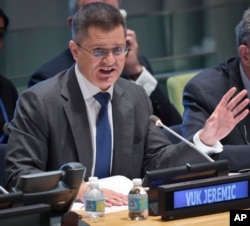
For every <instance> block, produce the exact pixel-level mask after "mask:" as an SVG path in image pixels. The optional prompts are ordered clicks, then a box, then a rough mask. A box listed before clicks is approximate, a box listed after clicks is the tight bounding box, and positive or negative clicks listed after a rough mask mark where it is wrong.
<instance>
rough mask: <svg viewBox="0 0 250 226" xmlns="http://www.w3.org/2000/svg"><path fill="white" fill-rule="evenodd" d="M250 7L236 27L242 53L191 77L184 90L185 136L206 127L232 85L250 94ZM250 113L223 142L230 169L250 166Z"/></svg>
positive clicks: (238, 44)
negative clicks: (205, 124)
mask: <svg viewBox="0 0 250 226" xmlns="http://www.w3.org/2000/svg"><path fill="white" fill-rule="evenodd" d="M249 33H250V9H248V10H246V12H245V14H244V16H243V17H242V20H241V21H240V22H239V24H238V25H237V27H236V40H237V46H238V53H239V56H237V57H233V58H230V59H228V60H227V61H225V62H223V63H221V64H219V65H217V66H215V67H213V68H209V69H206V70H204V71H202V72H201V73H199V74H198V75H196V76H195V77H194V78H193V79H191V80H190V81H189V82H188V84H187V85H186V87H185V89H184V97H183V104H184V107H185V111H184V125H183V127H182V128H181V130H182V133H183V135H184V136H185V137H189V136H192V135H193V134H194V133H196V132H197V130H199V129H201V128H202V127H203V124H204V122H205V121H206V120H207V118H208V117H209V115H210V114H211V113H212V112H213V111H214V109H215V108H216V106H217V104H218V103H219V101H220V98H221V97H222V96H223V95H224V94H225V93H226V92H227V91H228V90H229V89H230V88H231V87H236V88H237V90H238V92H240V91H241V90H243V89H247V90H248V96H250V36H249ZM248 108H249V106H248ZM249 142H250V116H249V115H248V116H247V117H246V118H245V119H244V120H243V121H241V122H240V123H239V124H238V125H237V126H236V127H235V128H234V129H233V130H232V131H231V132H230V133H229V134H228V135H227V136H226V137H225V138H224V139H222V140H221V143H222V144H223V146H224V151H223V152H222V153H221V154H219V155H217V156H216V158H218V159H228V161H229V163H230V171H232V172H237V171H239V170H242V169H246V168H247V169H249V168H250V145H249Z"/></svg>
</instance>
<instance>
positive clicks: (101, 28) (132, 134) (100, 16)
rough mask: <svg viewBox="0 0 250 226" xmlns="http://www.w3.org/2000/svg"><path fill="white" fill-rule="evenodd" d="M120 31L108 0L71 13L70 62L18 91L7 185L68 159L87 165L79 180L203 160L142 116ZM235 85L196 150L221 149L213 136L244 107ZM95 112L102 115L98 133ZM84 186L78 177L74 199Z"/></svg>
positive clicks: (147, 107)
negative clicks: (124, 73) (125, 71)
mask: <svg viewBox="0 0 250 226" xmlns="http://www.w3.org/2000/svg"><path fill="white" fill-rule="evenodd" d="M126 31H127V29H126V25H125V23H124V20H123V18H122V15H121V14H120V12H119V10H117V8H115V7H113V6H111V5H110V4H105V3H100V2H98V3H97V2H96V3H91V4H88V5H86V6H84V7H82V8H80V10H79V11H78V12H77V13H76V14H75V15H74V17H73V21H72V40H70V42H69V48H70V51H71V53H72V55H73V57H74V59H75V62H76V63H75V64H74V65H72V67H71V68H69V69H68V70H66V71H62V72H60V73H59V74H57V75H56V76H54V77H53V78H50V79H47V80H45V81H43V82H40V83H39V84H37V85H36V86H33V87H31V88H29V89H27V90H26V91H24V92H23V93H22V95H21V96H20V97H19V101H18V104H17V107H16V112H15V117H14V120H13V121H12V122H13V123H12V125H11V126H10V130H11V132H10V137H9V142H8V144H7V156H6V173H7V188H8V189H11V188H12V187H13V186H15V184H16V182H17V180H18V178H19V177H20V176H21V175H23V174H29V173H35V172H40V171H51V170H57V169H59V168H60V166H61V165H62V164H65V163H67V162H73V161H74V162H80V163H82V164H83V165H84V166H85V167H86V168H87V172H86V176H85V180H87V179H88V177H89V176H93V175H94V176H97V177H99V178H105V177H109V176H114V175H123V176H126V177H128V178H130V179H132V178H138V177H141V178H142V177H143V176H144V174H145V172H146V171H147V170H152V169H159V168H168V167H174V166H179V165H183V164H186V163H187V162H189V163H190V164H193V163H198V162H202V161H203V162H205V161H206V162H207V159H205V158H204V156H202V155H201V154H200V153H197V152H196V151H195V150H194V149H192V148H191V147H189V146H188V145H187V144H186V143H184V142H180V143H179V144H176V145H173V144H171V142H170V141H169V140H168V138H167V137H166V136H165V135H164V134H163V133H162V130H161V129H160V128H159V127H157V126H156V125H155V124H154V123H152V122H150V121H149V117H150V115H151V114H152V113H153V111H152V105H151V102H150V99H149V98H148V96H147V94H146V92H145V90H144V89H143V88H142V87H140V86H138V85H136V84H134V83H132V82H130V81H128V80H126V79H124V78H121V77H120V74H121V72H122V70H123V68H124V65H125V61H126V54H127V51H128V49H127V47H126ZM235 91H236V89H235V88H232V89H231V90H230V91H228V92H227V93H226V94H225V96H224V97H223V98H222V100H221V102H220V103H219V104H218V106H217V108H216V110H215V111H214V113H212V115H211V116H210V118H209V119H208V120H207V121H206V122H205V126H204V128H203V129H202V130H201V132H200V133H199V135H198V136H197V141H196V142H197V143H198V144H199V148H200V149H201V150H204V151H205V150H210V149H213V150H215V151H222V146H221V145H220V142H219V140H220V139H221V138H223V137H224V136H225V135H227V134H228V133H229V132H230V131H231V130H232V128H234V126H235V125H236V124H237V123H238V122H239V121H241V120H242V119H243V118H245V117H246V115H247V114H248V113H249V110H248V109H245V110H243V109H244V108H245V107H246V105H248V104H249V99H248V98H246V90H243V91H241V92H240V93H239V94H238V95H237V96H236V97H235V98H233V99H231V97H232V95H233V94H234V93H235ZM100 95H101V96H102V98H103V102H104V100H105V103H103V102H102V101H101V100H100V99H99V98H100ZM101 106H102V107H101ZM232 109H235V110H234V111H232ZM100 116H103V119H105V122H106V124H105V126H106V127H105V130H104V131H105V132H102V133H101V134H99V132H100V128H99V117H100ZM101 121H102V122H103V120H101ZM99 135H100V137H99ZM100 146H101V149H100ZM86 189H87V185H86V183H84V182H83V183H82V185H81V187H80V189H79V193H78V196H77V198H78V199H79V200H83V194H84V192H85V191H86ZM104 194H105V198H106V204H107V206H108V205H123V204H124V205H125V204H127V197H126V196H125V195H122V194H119V193H116V192H114V191H111V190H104Z"/></svg>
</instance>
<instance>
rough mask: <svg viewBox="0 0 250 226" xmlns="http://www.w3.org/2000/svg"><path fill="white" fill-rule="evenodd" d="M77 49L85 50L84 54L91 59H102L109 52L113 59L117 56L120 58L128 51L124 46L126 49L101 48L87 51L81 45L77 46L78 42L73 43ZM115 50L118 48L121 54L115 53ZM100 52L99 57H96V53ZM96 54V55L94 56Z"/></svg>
mask: <svg viewBox="0 0 250 226" xmlns="http://www.w3.org/2000/svg"><path fill="white" fill-rule="evenodd" d="M75 43H76V44H77V45H78V46H79V47H80V49H83V50H85V51H86V52H88V53H89V54H90V55H91V56H92V57H94V58H104V57H106V56H107V55H108V54H109V53H110V52H111V53H112V55H113V56H114V57H119V56H122V55H127V53H128V51H129V47H128V46H126V47H121V46H120V47H119V46H118V47H115V48H113V49H103V48H96V49H92V50H88V49H86V48H84V47H83V46H82V45H81V44H79V43H78V42H75ZM117 48H120V49H121V53H118V54H117V53H115V49H117ZM98 50H99V51H100V52H99V54H100V53H101V52H102V54H101V55H98V53H97V51H98ZM95 53H96V54H95Z"/></svg>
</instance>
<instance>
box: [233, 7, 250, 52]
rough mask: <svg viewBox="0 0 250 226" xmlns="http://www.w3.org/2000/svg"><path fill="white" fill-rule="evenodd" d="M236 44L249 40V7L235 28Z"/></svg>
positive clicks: (245, 43)
mask: <svg viewBox="0 0 250 226" xmlns="http://www.w3.org/2000/svg"><path fill="white" fill-rule="evenodd" d="M235 34H236V45H237V47H239V46H240V45H247V44H250V43H248V42H249V41H250V8H249V9H247V10H246V11H245V12H244V14H243V16H242V19H241V21H240V22H239V23H238V25H237V26H236V29H235Z"/></svg>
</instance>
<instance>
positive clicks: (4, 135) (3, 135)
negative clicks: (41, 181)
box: [0, 9, 18, 144]
mask: <svg viewBox="0 0 250 226" xmlns="http://www.w3.org/2000/svg"><path fill="white" fill-rule="evenodd" d="M8 24H9V19H8V17H7V16H6V15H5V13H4V12H3V10H2V9H0V49H1V48H2V47H3V37H4V35H5V33H6V31H7V28H8ZM17 98H18V93H17V89H16V87H15V86H14V85H13V84H12V82H11V81H10V80H9V79H7V78H6V77H4V76H2V75H0V144H2V143H6V142H7V140H8V129H7V127H6V125H7V123H8V122H9V121H10V120H11V119H12V118H13V114H14V110H15V106H16V101H17Z"/></svg>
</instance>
